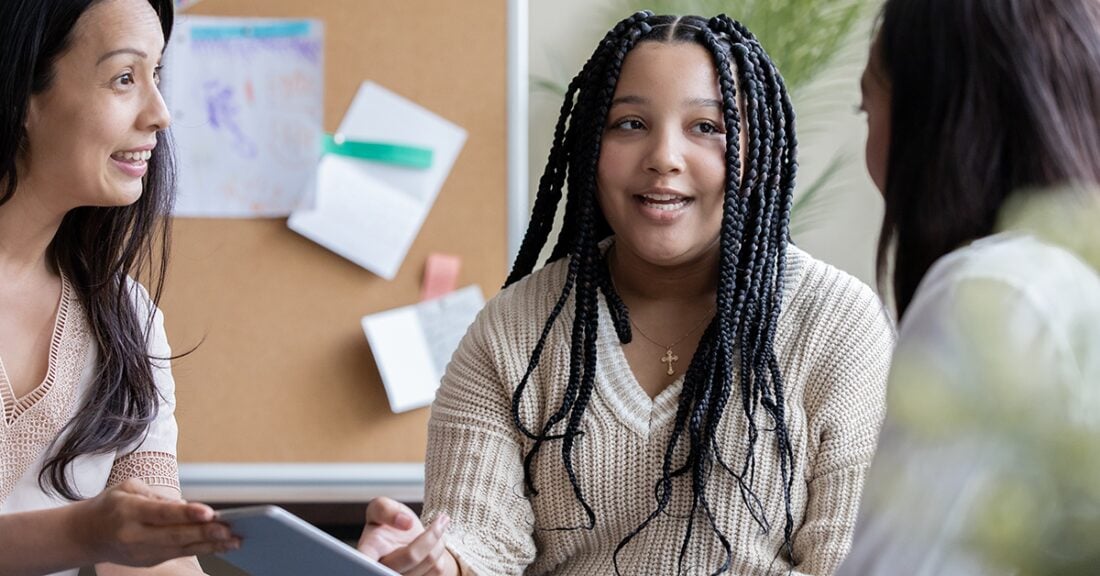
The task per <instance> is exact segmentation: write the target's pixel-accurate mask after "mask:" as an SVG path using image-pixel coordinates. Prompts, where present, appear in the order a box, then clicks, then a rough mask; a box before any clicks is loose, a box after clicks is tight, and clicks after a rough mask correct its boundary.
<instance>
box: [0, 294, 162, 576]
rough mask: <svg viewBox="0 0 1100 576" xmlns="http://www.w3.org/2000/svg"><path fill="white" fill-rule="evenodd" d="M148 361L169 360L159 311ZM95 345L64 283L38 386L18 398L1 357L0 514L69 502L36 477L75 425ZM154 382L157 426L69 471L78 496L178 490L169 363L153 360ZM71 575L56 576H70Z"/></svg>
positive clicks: (138, 298)
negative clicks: (132, 489)
mask: <svg viewBox="0 0 1100 576" xmlns="http://www.w3.org/2000/svg"><path fill="white" fill-rule="evenodd" d="M130 288H131V293H132V295H133V298H134V301H135V304H136V306H135V307H136V309H137V311H138V314H139V318H145V315H146V313H147V312H148V310H149V308H150V306H152V303H151V301H150V300H149V296H148V294H147V293H146V291H145V289H144V288H142V287H141V286H140V285H139V284H138V283H136V282H131V283H130ZM148 350H149V354H150V356H151V357H153V358H154V359H157V358H164V359H167V358H169V357H171V349H170V348H169V346H168V340H167V337H166V336H165V332H164V319H163V316H162V315H161V313H160V310H154V319H153V324H152V328H151V330H150V333H149V336H148ZM96 362H97V346H96V343H95V337H94V335H93V333H92V331H91V327H90V325H89V323H88V318H87V313H86V311H85V309H84V306H83V305H82V304H81V303H80V301H79V299H78V298H77V297H76V294H75V293H74V290H73V288H72V286H71V285H70V284H69V282H68V280H67V279H65V278H64V277H62V289H61V299H60V302H59V304H58V308H57V319H56V321H55V323H54V330H53V338H52V341H51V343H50V357H49V366H48V369H47V372H46V377H45V379H44V380H43V381H42V383H41V384H39V386H38V387H37V388H35V389H34V390H32V391H31V392H29V393H27V394H26V395H24V396H23V397H21V398H16V397H15V394H14V392H13V389H12V386H11V383H10V382H9V380H8V376H7V373H6V372H5V370H4V365H3V359H2V358H0V408H2V414H3V417H2V422H0V514H8V513H14V512H24V511H30V510H42V509H48V508H56V507H60V506H64V505H66V504H69V503H70V502H69V501H67V500H65V499H64V498H61V497H59V496H56V495H53V494H51V493H48V492H46V491H44V490H42V488H41V487H40V486H39V483H38V478H39V473H40V472H41V470H42V467H43V464H44V462H45V460H46V459H47V458H48V457H49V455H50V447H51V445H52V443H53V441H54V439H55V438H57V437H58V435H59V434H61V433H62V430H63V429H64V427H65V425H66V424H67V423H68V422H69V421H70V420H71V419H72V418H73V416H74V415H75V414H76V411H77V410H78V409H79V408H80V407H81V405H82V404H83V401H84V398H85V396H86V395H87V394H88V392H89V387H90V385H91V382H92V377H93V375H94V373H95V370H96ZM153 362H154V369H153V378H154V381H155V383H156V386H157V389H158V390H159V392H160V404H159V410H158V412H157V416H156V419H155V420H154V421H153V423H152V424H151V425H150V426H149V429H148V431H147V434H146V435H145V436H144V437H143V438H141V439H140V440H139V441H138V442H136V443H135V444H134V445H133V446H130V447H128V448H127V449H125V450H119V451H115V452H110V453H107V454H94V455H83V456H80V457H78V458H77V459H76V460H75V461H74V462H73V463H72V465H71V467H70V469H69V471H68V472H69V474H70V476H69V477H70V479H71V481H72V483H73V485H74V487H75V488H76V489H77V492H78V494H80V495H81V496H83V497H85V498H88V497H92V496H95V495H96V494H99V493H100V492H102V491H103V490H104V489H106V488H108V487H110V486H114V485H116V484H119V483H121V482H123V481H125V480H128V479H130V478H139V479H141V480H143V481H144V482H145V483H147V484H149V485H152V486H170V487H173V488H175V489H177V490H179V474H178V470H177V465H176V456H175V454H176V435H177V429H176V421H175V415H174V414H175V383H174V381H173V379H172V373H171V370H170V366H169V361H168V360H161V361H157V360H154V361H153ZM76 574H77V571H76V570H71V571H66V572H62V573H60V574H59V576H61V575H64V576H70V575H72V576H75V575H76Z"/></svg>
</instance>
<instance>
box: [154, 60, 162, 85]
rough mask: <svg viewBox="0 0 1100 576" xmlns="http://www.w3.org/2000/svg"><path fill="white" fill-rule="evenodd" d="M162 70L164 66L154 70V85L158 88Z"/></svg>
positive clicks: (158, 66)
mask: <svg viewBox="0 0 1100 576" xmlns="http://www.w3.org/2000/svg"><path fill="white" fill-rule="evenodd" d="M161 68H163V66H161V65H159V64H158V65H157V66H156V67H155V68H153V84H156V85H157V86H160V71H161Z"/></svg>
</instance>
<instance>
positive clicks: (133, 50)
mask: <svg viewBox="0 0 1100 576" xmlns="http://www.w3.org/2000/svg"><path fill="white" fill-rule="evenodd" d="M122 54H133V55H134V56H139V57H141V58H142V59H146V58H148V57H149V55H148V54H146V53H145V52H142V51H141V50H138V49H136V48H119V49H118V50H111V51H110V52H107V53H106V54H104V55H102V56H100V57H99V60H96V62H95V64H96V66H99V65H100V64H102V63H103V62H104V61H105V60H109V59H111V58H114V57H115V56H119V55H122Z"/></svg>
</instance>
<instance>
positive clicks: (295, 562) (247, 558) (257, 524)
mask: <svg viewBox="0 0 1100 576" xmlns="http://www.w3.org/2000/svg"><path fill="white" fill-rule="evenodd" d="M218 520H219V521H221V522H224V523H226V524H227V525H228V526H229V528H230V530H232V532H233V533H234V534H236V535H237V536H239V537H240V538H241V547H240V548H239V549H237V550H233V551H230V552H227V553H224V554H220V555H219V557H221V558H222V559H224V560H225V561H226V562H229V563H230V564H233V565H234V566H236V567H238V568H240V569H242V570H244V571H245V572H248V573H249V574H251V575H252V576H303V575H304V574H324V575H326V576H398V574H397V573H396V572H394V571H392V570H390V569H389V568H386V567H385V566H383V565H381V564H379V563H378V562H376V561H374V560H371V559H370V558H367V557H366V556H364V555H363V554H360V553H359V551H357V550H356V549H354V548H352V547H351V546H349V545H347V544H345V543H343V542H341V541H339V540H337V539H336V538H333V537H332V536H329V535H328V534H326V533H325V532H324V531H322V530H321V529H319V528H317V527H316V526H313V525H312V524H310V523H308V522H306V521H305V520H302V519H301V518H298V517H297V516H295V515H293V514H291V513H290V512H287V511H286V510H284V509H282V508H280V507H278V506H251V507H247V508H231V509H227V510H220V511H218Z"/></svg>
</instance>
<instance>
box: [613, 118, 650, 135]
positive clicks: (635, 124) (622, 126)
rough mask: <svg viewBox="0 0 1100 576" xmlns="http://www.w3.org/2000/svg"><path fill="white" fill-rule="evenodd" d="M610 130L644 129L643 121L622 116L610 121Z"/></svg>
mask: <svg viewBox="0 0 1100 576" xmlns="http://www.w3.org/2000/svg"><path fill="white" fill-rule="evenodd" d="M611 129H612V130H622V131H624V132H629V131H633V130H644V129H645V123H644V122H642V121H641V120H639V119H637V118H624V119H622V120H618V121H615V122H612V123H611Z"/></svg>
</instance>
